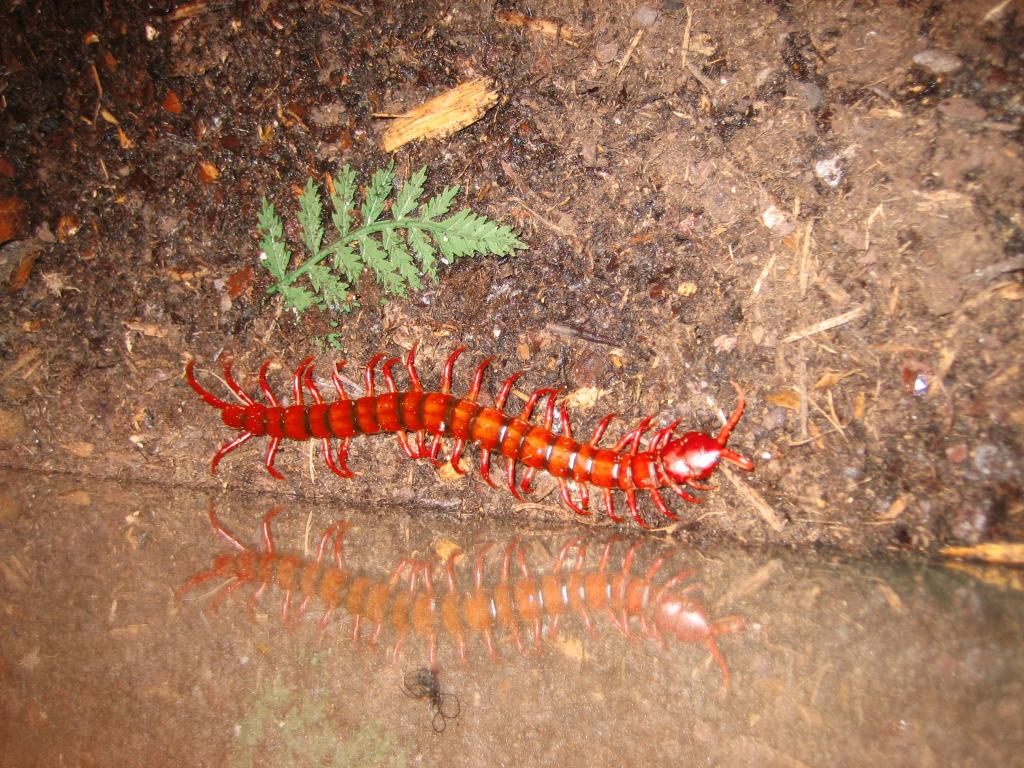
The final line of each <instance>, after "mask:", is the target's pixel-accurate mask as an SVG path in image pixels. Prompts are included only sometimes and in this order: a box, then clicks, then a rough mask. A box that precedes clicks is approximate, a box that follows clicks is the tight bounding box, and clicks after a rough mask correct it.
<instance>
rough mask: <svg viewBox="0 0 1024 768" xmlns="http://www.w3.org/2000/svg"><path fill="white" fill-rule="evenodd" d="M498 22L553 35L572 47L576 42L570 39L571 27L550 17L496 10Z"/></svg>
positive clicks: (575, 45)
mask: <svg viewBox="0 0 1024 768" xmlns="http://www.w3.org/2000/svg"><path fill="white" fill-rule="evenodd" d="M494 18H495V20H496V21H497V22H498V23H499V24H506V25H508V26H513V27H526V28H527V29H528V30H530V31H531V32H538V33H540V34H542V35H545V36H547V37H553V38H555V39H556V40H560V41H562V42H563V43H566V44H567V45H571V46H573V47H574V48H575V47H577V44H576V43H575V42H573V39H572V29H571V28H570V27H567V26H566V25H565V24H562V23H561V22H559V21H552V20H551V19H533V18H530V17H529V16H527V15H525V14H522V13H519V12H518V11H498V12H497V13H495V14H494Z"/></svg>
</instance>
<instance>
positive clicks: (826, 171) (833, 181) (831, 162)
mask: <svg viewBox="0 0 1024 768" xmlns="http://www.w3.org/2000/svg"><path fill="white" fill-rule="evenodd" d="M842 162H843V156H842V155H835V156H833V157H830V158H827V159H826V160H819V161H818V162H816V163H815V164H814V175H815V176H817V177H818V178H819V179H821V181H823V182H824V183H825V184H827V185H828V186H830V187H832V188H833V189H834V188H835V187H838V186H839V184H840V182H842V180H843V177H844V176H845V175H846V172H845V171H844V170H843V165H842Z"/></svg>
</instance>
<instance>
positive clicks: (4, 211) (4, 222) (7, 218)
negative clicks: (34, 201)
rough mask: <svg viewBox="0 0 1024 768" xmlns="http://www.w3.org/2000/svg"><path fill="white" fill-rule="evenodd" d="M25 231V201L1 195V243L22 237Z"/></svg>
mask: <svg viewBox="0 0 1024 768" xmlns="http://www.w3.org/2000/svg"><path fill="white" fill-rule="evenodd" d="M24 231H25V201H24V200H22V199H21V198H19V197H0V244H3V243H6V242H7V241H8V240H13V239H14V238H16V237H20V236H21V234H22V233H23V232H24Z"/></svg>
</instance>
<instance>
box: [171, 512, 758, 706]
mask: <svg viewBox="0 0 1024 768" xmlns="http://www.w3.org/2000/svg"><path fill="white" fill-rule="evenodd" d="M280 512H281V508H280V507H277V508H274V509H271V510H270V511H269V512H267V513H266V515H265V516H264V517H263V521H262V527H261V531H262V534H261V538H262V545H263V546H262V549H258V548H256V547H252V546H247V545H246V544H244V543H243V542H242V541H241V540H240V539H239V538H238V537H237V536H235V534H233V533H232V532H231V531H229V530H228V529H227V528H226V527H225V526H224V525H223V523H222V522H221V521H220V520H219V519H218V517H217V515H216V513H215V512H214V509H213V507H212V506H211V507H210V509H209V511H208V514H209V519H210V524H211V525H212V526H213V528H214V530H215V531H216V532H217V533H218V534H219V535H220V536H222V537H223V538H224V539H225V540H226V541H227V542H228V543H229V544H230V545H231V546H232V547H233V550H234V551H232V552H225V553H221V554H218V555H217V556H216V557H215V558H214V559H213V562H212V565H211V566H210V568H208V569H207V570H204V571H200V572H199V573H196V574H195V575H194V576H192V577H191V578H189V579H188V580H187V581H186V582H185V583H184V584H182V585H181V587H179V588H178V590H177V591H176V593H175V597H176V599H177V600H179V601H180V600H181V599H182V597H183V596H184V595H185V594H186V593H187V592H189V591H190V590H193V589H195V588H196V587H198V586H199V585H201V584H204V583H206V582H208V581H210V580H211V579H221V580H222V581H223V586H222V587H221V589H220V590H219V591H218V592H216V593H215V597H214V598H213V601H214V607H215V608H216V607H219V605H220V604H221V603H223V602H224V601H225V600H226V599H227V598H228V597H229V596H231V595H232V594H234V593H236V592H237V591H238V590H240V589H242V588H244V587H250V588H251V589H252V593H251V595H250V597H249V599H248V601H247V603H246V605H247V608H248V611H249V613H250V617H252V615H253V613H254V611H255V606H256V605H257V604H258V601H259V600H260V596H261V595H263V594H264V592H266V590H267V589H268V588H273V589H275V590H277V591H279V592H281V593H282V594H283V596H284V597H283V601H282V612H281V620H282V622H283V623H284V624H286V625H292V626H294V625H295V624H296V623H297V622H298V620H299V618H300V617H301V616H302V615H303V614H304V613H305V612H306V610H307V607H308V606H309V605H310V604H311V603H314V602H315V603H318V604H319V605H321V606H322V608H323V613H322V614H321V617H320V620H319V629H320V633H321V635H323V634H324V633H325V632H326V631H327V629H328V627H329V625H331V624H332V623H333V622H332V619H333V618H334V617H335V616H336V615H337V614H338V613H339V612H341V613H343V614H347V615H348V616H351V617H352V626H351V630H350V634H351V640H352V643H353V644H354V645H356V646H361V645H365V646H368V647H371V648H377V647H378V646H379V645H381V637H382V635H383V634H384V633H385V632H387V633H390V634H392V635H393V636H394V642H393V643H392V644H391V645H390V649H389V651H388V653H389V655H390V656H391V657H392V658H393V659H394V661H395V662H396V663H397V662H398V661H399V659H400V658H401V656H402V653H403V649H404V648H405V646H406V644H407V642H408V641H409V638H410V636H412V637H414V638H417V639H418V640H419V641H420V643H421V644H422V645H425V646H426V655H427V657H428V659H429V669H437V663H438V655H439V650H440V649H442V647H450V649H452V650H453V652H454V653H455V654H456V655H457V657H458V658H459V659H460V660H462V661H465V660H467V658H468V656H469V652H470V650H471V646H473V645H476V646H480V645H482V647H483V649H485V650H486V652H487V654H488V655H489V656H490V658H491V659H494V660H497V659H498V658H499V657H500V655H501V654H500V651H499V648H500V647H501V646H502V644H503V643H504V644H505V645H511V646H514V647H515V648H516V649H518V651H519V652H520V653H521V654H523V655H530V654H534V653H541V652H542V651H543V648H544V643H545V642H547V643H549V644H550V643H552V642H554V641H555V640H556V638H557V637H558V633H559V627H560V625H561V623H562V622H563V621H564V620H566V619H567V617H569V616H570V615H575V616H576V617H578V619H579V621H580V622H581V623H582V625H583V627H584V629H585V631H586V632H587V634H588V635H593V634H595V633H596V632H597V629H598V624H599V623H601V622H608V623H610V624H611V625H612V626H614V627H615V628H616V629H617V630H618V632H620V633H621V634H622V635H623V636H625V637H627V638H641V637H646V638H648V639H649V640H651V641H653V642H655V643H657V644H659V645H660V646H662V647H664V646H665V645H666V642H665V641H666V638H667V639H670V640H673V641H675V642H677V643H680V644H700V645H703V646H705V647H706V648H707V650H708V651H709V652H710V654H711V657H712V658H713V659H714V661H715V662H716V663H717V665H718V667H719V669H720V670H721V676H722V686H723V688H728V686H729V679H730V673H729V666H728V664H727V663H726V660H725V657H724V656H723V654H722V652H721V651H720V649H719V647H718V643H717V638H718V637H720V636H722V635H726V634H732V633H735V632H738V631H739V630H741V629H742V627H743V620H742V619H741V618H740V617H739V616H727V617H724V618H720V619H717V620H712V619H710V618H709V616H708V611H707V608H706V606H705V604H704V602H703V600H702V599H701V593H702V592H703V590H704V589H705V587H704V585H703V584H702V583H700V582H693V581H691V577H693V576H694V574H695V573H696V571H695V570H694V569H690V568H684V569H680V570H679V571H677V572H676V573H675V574H674V575H672V576H671V577H669V578H668V579H667V580H665V581H661V580H660V579H658V578H657V575H658V573H659V571H661V569H662V568H663V567H664V565H665V563H666V562H667V561H668V559H669V556H670V554H671V552H669V553H665V554H662V555H660V556H658V557H656V558H655V559H654V560H653V562H652V563H651V564H650V565H649V566H648V567H647V569H646V571H645V572H644V573H643V575H642V576H641V575H638V574H636V573H634V572H633V569H634V561H635V558H636V555H637V551H638V549H639V548H640V547H641V546H642V545H643V542H642V541H636V542H634V543H633V544H632V545H630V546H629V547H628V549H627V550H626V553H625V555H624V556H622V565H621V567H619V568H616V567H614V566H612V556H613V553H614V551H615V549H616V545H617V543H618V542H619V538H618V537H612V538H610V539H609V540H607V541H606V542H604V543H603V544H601V545H600V546H599V547H598V549H599V552H600V554H599V555H598V557H597V562H596V564H595V565H592V566H590V567H587V563H588V562H589V560H588V557H587V549H588V548H587V546H586V544H585V543H584V542H583V541H582V540H581V539H579V538H574V539H571V540H569V541H568V542H566V543H565V545H564V546H563V547H562V548H561V549H560V550H559V551H558V553H557V554H556V555H555V556H554V560H553V562H552V563H551V565H550V567H548V568H545V569H541V572H539V573H537V572H535V571H536V569H531V567H530V565H529V563H528V561H527V558H526V554H525V552H524V548H523V546H522V543H521V541H520V540H519V539H518V538H513V539H512V541H510V542H509V543H508V544H507V545H505V546H503V547H501V548H499V550H498V552H499V555H500V557H499V558H498V562H499V567H498V568H497V579H495V574H494V573H493V570H494V569H488V568H487V567H486V563H487V558H488V554H489V552H490V551H491V550H492V549H494V547H495V542H484V543H482V544H480V545H479V546H478V547H477V548H476V554H475V556H471V557H470V561H471V562H472V571H471V573H472V575H471V579H470V581H469V583H468V584H464V583H463V582H464V581H465V579H464V578H463V579H460V578H459V575H458V574H457V572H456V568H455V560H456V558H457V557H459V556H461V552H460V551H459V550H455V551H453V552H452V553H450V554H449V555H448V556H446V557H445V558H444V559H443V560H439V559H423V558H419V559H417V558H411V557H410V558H403V559H402V560H400V561H399V563H398V564H397V565H396V566H395V567H394V569H393V570H392V571H391V573H390V574H389V575H388V576H386V577H384V578H381V577H378V576H373V575H371V574H367V573H364V572H361V571H359V570H354V569H351V568H350V567H349V566H348V565H347V564H346V562H345V556H344V551H343V550H344V539H345V535H346V533H347V531H348V530H349V525H348V524H347V523H345V522H344V521H338V522H335V523H334V524H332V525H331V526H329V527H328V528H327V529H326V530H325V531H324V533H323V535H322V536H321V538H320V544H319V547H318V548H317V550H316V556H315V558H306V557H303V556H299V555H295V554H286V553H281V552H279V551H278V550H277V549H276V547H275V544H274V537H273V533H272V530H271V524H272V521H273V519H274V518H275V517H276V516H277V515H278V514H279V513H280ZM296 601H300V602H298V605H297V606H296V605H295V602H296Z"/></svg>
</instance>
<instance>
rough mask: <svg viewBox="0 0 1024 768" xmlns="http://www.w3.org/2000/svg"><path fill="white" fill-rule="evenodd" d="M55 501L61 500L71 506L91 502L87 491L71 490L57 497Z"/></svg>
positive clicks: (81, 505) (87, 504)
mask: <svg viewBox="0 0 1024 768" xmlns="http://www.w3.org/2000/svg"><path fill="white" fill-rule="evenodd" d="M57 501H60V502H63V503H64V504H67V505H68V506H71V507H88V506H89V505H90V504H92V497H91V496H90V495H89V492H88V491H81V490H79V491H71V492H70V493H65V494H63V495H61V496H58V497H57Z"/></svg>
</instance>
